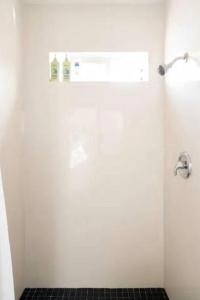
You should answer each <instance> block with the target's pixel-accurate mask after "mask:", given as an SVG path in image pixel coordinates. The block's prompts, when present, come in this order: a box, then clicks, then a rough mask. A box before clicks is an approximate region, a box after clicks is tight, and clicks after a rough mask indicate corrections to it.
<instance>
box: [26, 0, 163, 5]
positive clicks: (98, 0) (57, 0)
mask: <svg viewBox="0 0 200 300" xmlns="http://www.w3.org/2000/svg"><path fill="white" fill-rule="evenodd" d="M22 2H24V3H29V4H153V3H159V2H164V0H22Z"/></svg>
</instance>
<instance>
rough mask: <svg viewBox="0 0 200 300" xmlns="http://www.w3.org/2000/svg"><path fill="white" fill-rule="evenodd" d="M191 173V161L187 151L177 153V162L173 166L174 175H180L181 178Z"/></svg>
mask: <svg viewBox="0 0 200 300" xmlns="http://www.w3.org/2000/svg"><path fill="white" fill-rule="evenodd" d="M191 173H192V162H191V158H190V156H189V154H188V153H187V152H182V153H181V154H180V155H179V158H178V162H177V164H176V166H175V168H174V175H175V176H176V175H178V174H179V175H180V176H181V177H183V178H185V179H186V178H188V177H190V175H191Z"/></svg>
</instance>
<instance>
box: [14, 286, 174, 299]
mask: <svg viewBox="0 0 200 300" xmlns="http://www.w3.org/2000/svg"><path fill="white" fill-rule="evenodd" d="M20 300H169V298H168V297H167V294H166V292H165V290H164V289H160V288H154V289H153V288H148V289H103V288H101V289H96V288H95V289H93V288H90V289H87V288H82V289H36V288H35V289H25V290H24V293H23V295H22V297H21V298H20Z"/></svg>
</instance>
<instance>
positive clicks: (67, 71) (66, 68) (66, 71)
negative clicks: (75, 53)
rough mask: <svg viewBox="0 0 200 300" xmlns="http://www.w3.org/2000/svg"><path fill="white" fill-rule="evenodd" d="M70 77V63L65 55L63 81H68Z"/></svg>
mask: <svg viewBox="0 0 200 300" xmlns="http://www.w3.org/2000/svg"><path fill="white" fill-rule="evenodd" d="M70 77H71V62H70V61H69V59H68V57H67V55H66V57H65V60H64V62H63V81H70Z"/></svg>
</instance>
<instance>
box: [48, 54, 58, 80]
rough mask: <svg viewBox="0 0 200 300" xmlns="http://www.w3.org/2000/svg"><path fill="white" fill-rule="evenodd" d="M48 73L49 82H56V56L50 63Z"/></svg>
mask: <svg viewBox="0 0 200 300" xmlns="http://www.w3.org/2000/svg"><path fill="white" fill-rule="evenodd" d="M50 72H51V74H50V81H56V80H58V79H59V62H58V60H57V58H56V55H55V57H54V60H53V61H52V62H51V70H50Z"/></svg>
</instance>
